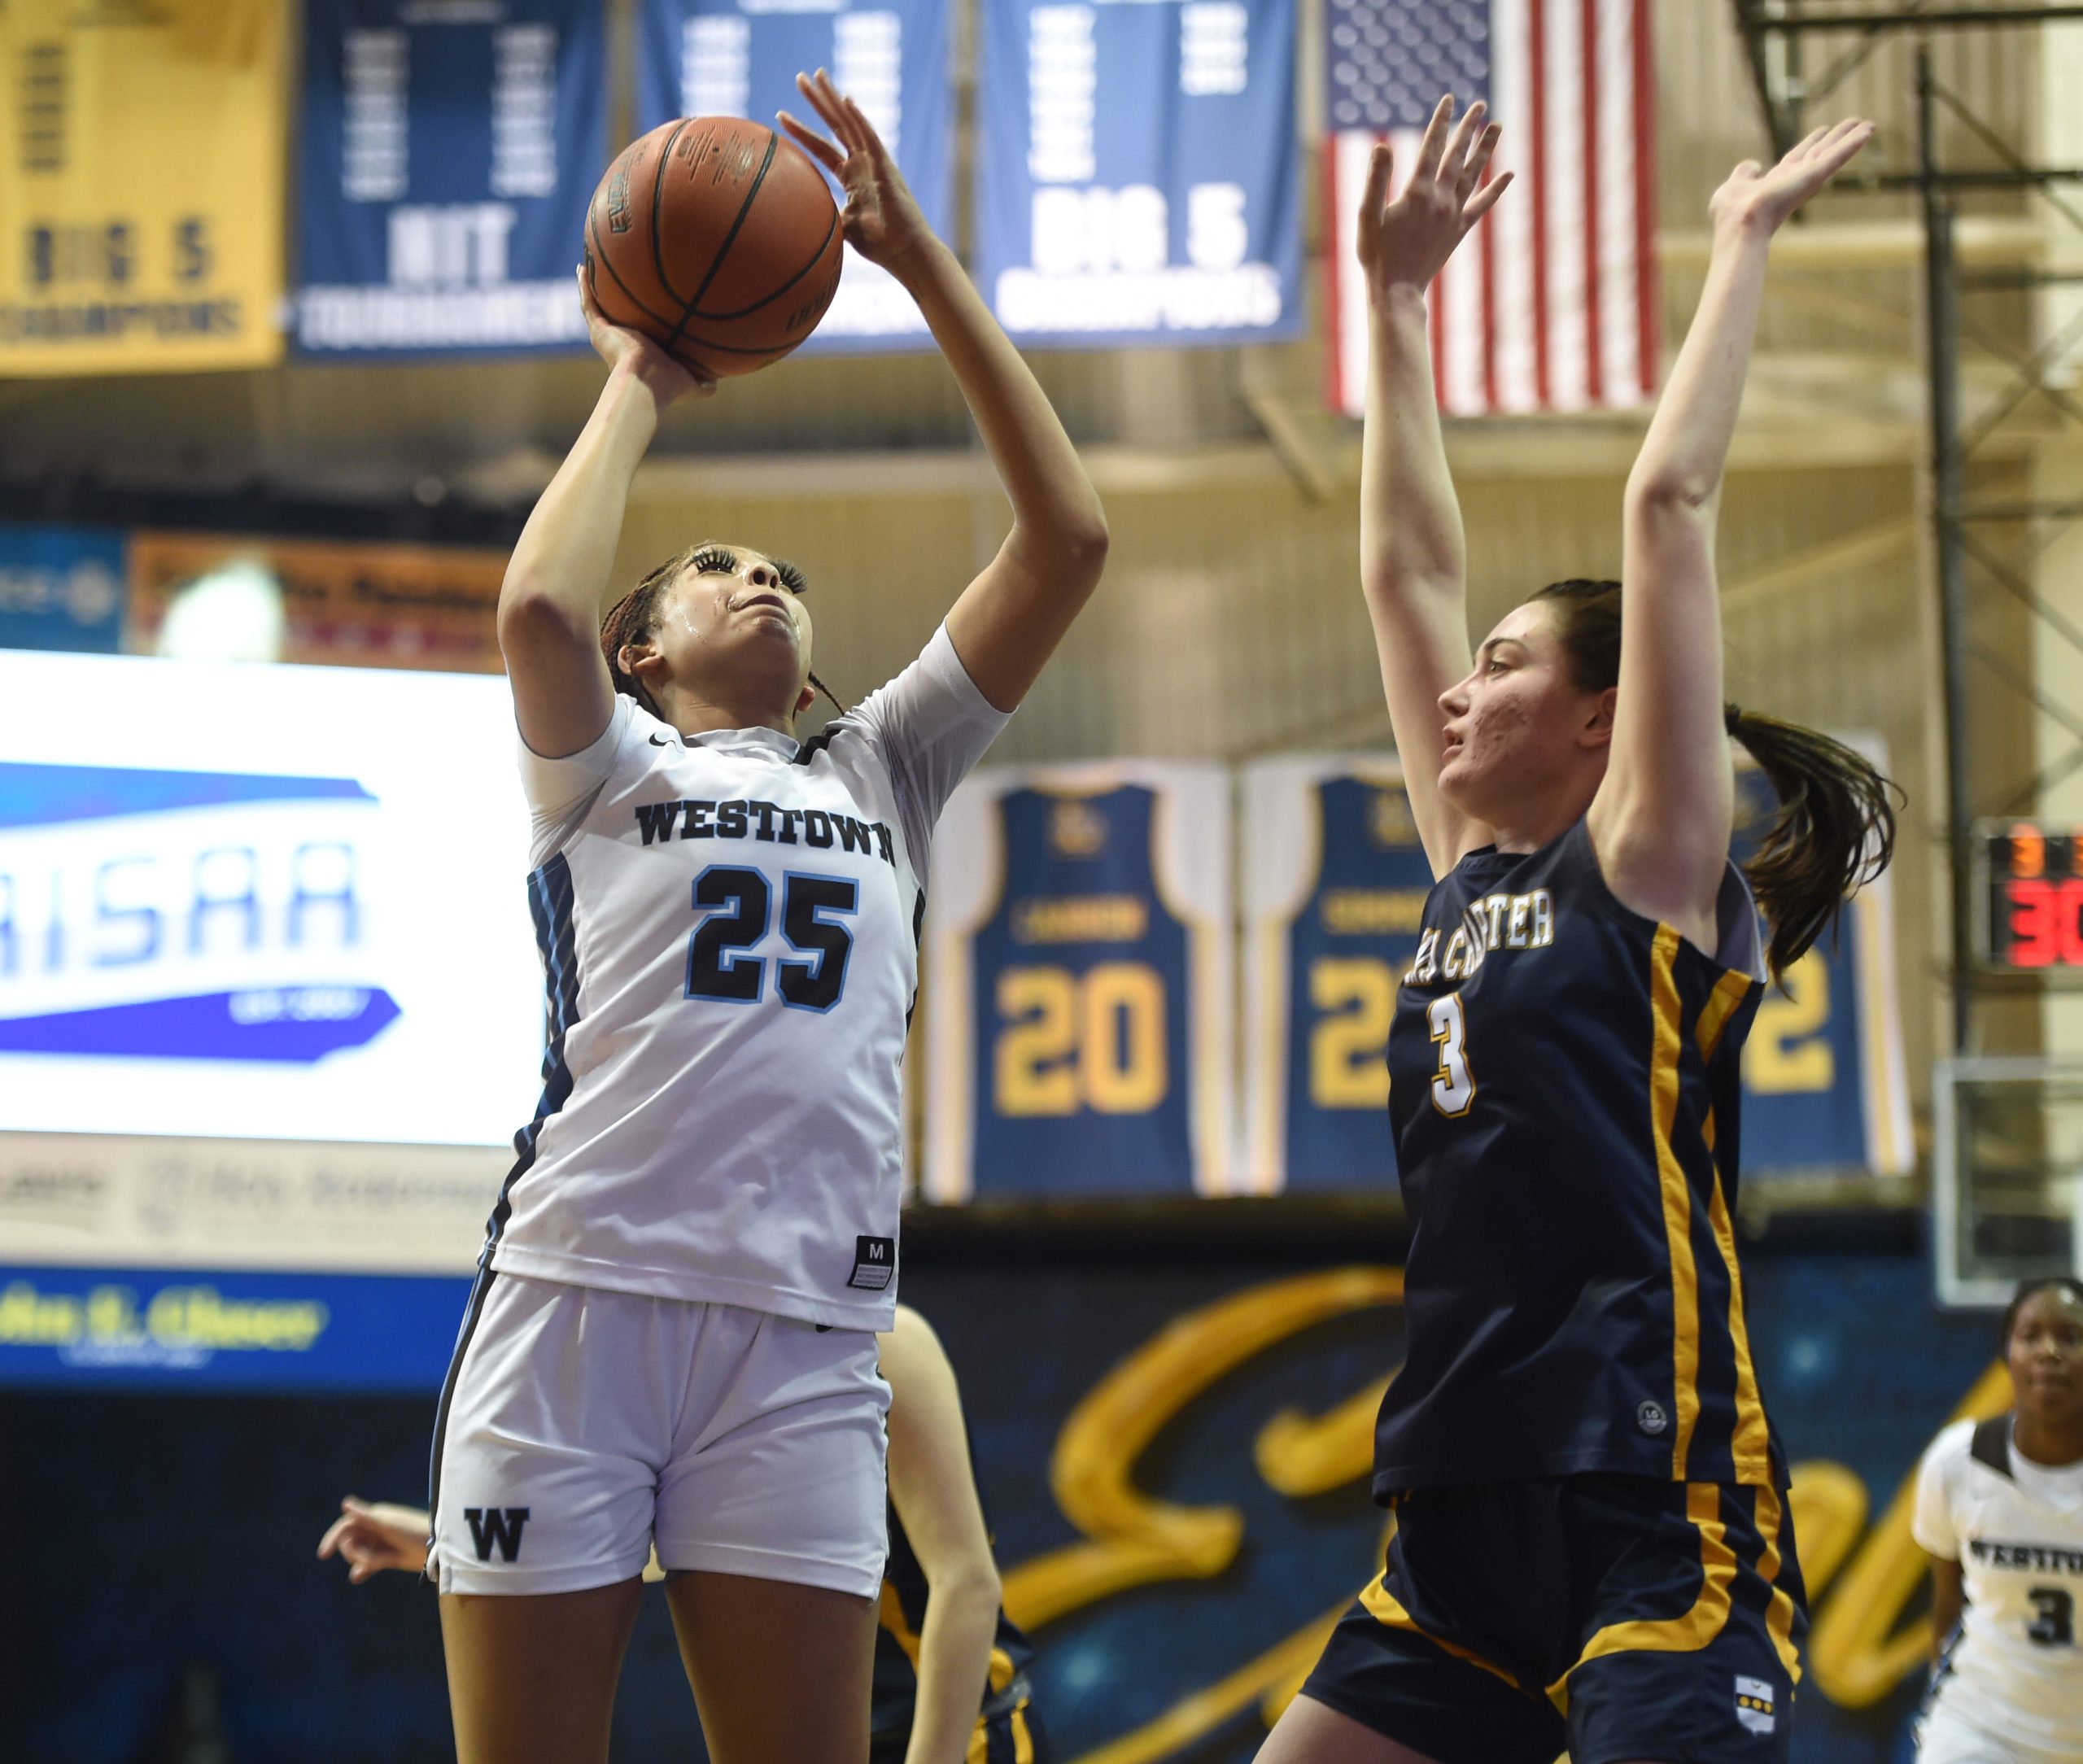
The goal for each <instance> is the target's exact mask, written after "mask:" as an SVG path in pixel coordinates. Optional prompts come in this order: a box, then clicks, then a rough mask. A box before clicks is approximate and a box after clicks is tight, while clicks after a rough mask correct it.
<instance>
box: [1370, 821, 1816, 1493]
mask: <svg viewBox="0 0 2083 1764" xmlns="http://www.w3.org/2000/svg"><path fill="white" fill-rule="evenodd" d="M1718 923H1719V927H1720V937H1721V948H1720V950H1719V951H1718V954H1717V955H1716V956H1712V957H1710V956H1709V955H1708V954H1705V952H1703V951H1702V950H1699V949H1697V948H1696V947H1694V946H1693V945H1691V944H1689V943H1688V942H1687V941H1685V940H1684V939H1683V938H1682V937H1679V934H1678V932H1676V931H1675V929H1674V928H1671V927H1670V926H1668V925H1664V924H1659V923H1656V922H1655V921H1653V920H1651V919H1644V918H1643V917H1642V916H1641V915H1640V914H1637V913H1635V912H1631V911H1630V910H1628V909H1627V907H1625V906H1622V904H1621V903H1620V902H1618V900H1616V899H1615V898H1614V896H1613V893H1612V891H1611V890H1610V889H1608V888H1607V886H1606V884H1605V878H1604V876H1603V875H1601V874H1600V870H1599V867H1598V859H1597V857H1596V854H1595V853H1594V852H1593V850H1592V842H1591V836H1590V833H1589V831H1588V830H1587V827H1586V826H1585V824H1584V823H1583V822H1582V821H1581V820H1580V821H1579V822H1578V823H1576V825H1574V827H1571V828H1570V831H1569V832H1566V833H1565V834H1563V835H1562V836H1561V837H1560V838H1558V839H1557V840H1555V841H1552V843H1551V844H1549V845H1545V846H1544V847H1542V848H1541V849H1539V851H1535V852H1531V853H1525V854H1514V853H1502V852H1499V851H1497V850H1496V849H1495V848H1494V847H1487V846H1486V847H1484V848H1483V849H1481V850H1478V851H1474V852H1471V853H1470V854H1469V855H1468V856H1467V857H1465V858H1463V859H1462V860H1461V862H1460V863H1459V864H1458V865H1456V867H1455V868H1454V870H1453V871H1452V873H1450V874H1449V875H1447V876H1446V877H1444V878H1443V879H1442V880H1440V882H1439V884H1437V885H1436V886H1435V888H1434V889H1433V890H1432V893H1431V894H1430V897H1429V898H1428V899H1427V901H1426V908H1425V929H1424V932H1423V933H1422V934H1421V937H1420V940H1419V943H1418V949H1417V955H1416V957H1415V958H1414V959H1413V962H1412V963H1411V966H1410V968H1409V971H1408V972H1407V973H1406V974H1405V975H1404V979H1403V984H1402V985H1401V986H1400V989H1399V991H1398V993H1397V999H1396V1012H1395V1021H1394V1024H1393V1025H1392V1027H1391V1031H1390V1035H1389V1070H1390V1093H1389V1116H1390V1120H1391V1125H1392V1128H1393V1129H1394V1132H1395V1142H1396V1155H1397V1159H1398V1163H1399V1165H1400V1170H1401V1173H1402V1181H1403V1190H1404V1201H1405V1203H1406V1205H1407V1207H1408V1211H1409V1214H1410V1219H1411V1223H1412V1226H1413V1237H1412V1241H1411V1247H1410V1252H1409V1256H1408V1261H1407V1264H1406V1269H1405V1277H1406V1282H1407V1284H1406V1289H1405V1299H1404V1307H1405V1320H1406V1326H1407V1330H1408V1346H1407V1357H1406V1360H1405V1363H1404V1367H1403V1369H1402V1370H1401V1371H1400V1372H1399V1373H1397V1374H1396V1376H1395V1379H1394V1380H1393V1381H1392V1382H1391V1384H1390V1386H1389V1390H1388V1394H1387V1395H1386V1397H1385V1398H1384V1399H1383V1400H1382V1411H1381V1417H1380V1420H1379V1422H1378V1425H1377V1428H1376V1432H1375V1461H1374V1462H1375V1471H1374V1489H1375V1493H1376V1495H1377V1498H1380V1499H1386V1498H1388V1497H1390V1496H1392V1495H1395V1494H1396V1493H1398V1492H1400V1491H1404V1490H1408V1489H1413V1488H1419V1487H1428V1486H1436V1485H1443V1484H1452V1483H1465V1482H1500V1481H1509V1480H1514V1479H1519V1478H1535V1477H1555V1476H1570V1475H1576V1474H1583V1473H1586V1472H1592V1471H1605V1472H1614V1473H1619V1474H1631V1475H1639V1476H1651V1477H1660V1478H1670V1479H1671V1480H1674V1481H1678V1482H1739V1483H1753V1484H1769V1485H1771V1486H1772V1487H1784V1483H1785V1480H1786V1468H1785V1461H1784V1456H1783V1455H1782V1454H1781V1452H1780V1448H1779V1446H1778V1443H1777V1442H1776V1440H1775V1439H1774V1437H1773V1434H1772V1430H1771V1425H1770V1423H1769V1422H1768V1421H1767V1420H1766V1415H1765V1408H1764V1403H1763V1400H1762V1397H1761V1396H1760V1395H1759V1392H1758V1377H1757V1372H1756V1369H1755V1367H1754V1365H1753V1363H1752V1356H1751V1352H1750V1344H1749V1336H1748V1333H1747V1330H1746V1329H1745V1322H1744V1312H1743V1286H1742V1276H1741V1273H1740V1269H1739V1268H1738V1265H1737V1260H1736V1233H1735V1228H1734V1215H1735V1209H1736V1170H1737V1167H1738V1165H1737V1153H1738V1143H1737V1140H1738V1135H1737V1125H1738V1082H1739V1068H1740V1057H1741V1051H1742V1046H1743V1041H1744V1037H1745V1034H1746V1033H1748V1031H1749V1025H1750V1020H1751V1018H1752V1016H1753V1014H1754V1013H1755V1012H1756V1011H1757V1008H1758V1000H1759V997H1760V994H1761V993H1762V982H1761V976H1762V961H1761V958H1760V955H1759V950H1758V919H1757V914H1756V910H1755V908H1754V906H1753V904H1752V902H1751V899H1750V893H1749V888H1748V886H1747V884H1745V882H1744V880H1743V878H1742V875H1741V874H1740V871H1737V870H1736V867H1735V866H1734V865H1733V864H1731V866H1730V867H1729V870H1728V872H1727V879H1726V880H1724V882H1723V888H1722V895H1721V900H1720V902H1719V906H1718Z"/></svg>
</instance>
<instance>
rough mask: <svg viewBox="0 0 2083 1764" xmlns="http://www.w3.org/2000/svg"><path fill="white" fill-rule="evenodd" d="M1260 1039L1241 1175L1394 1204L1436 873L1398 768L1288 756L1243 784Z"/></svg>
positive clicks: (1245, 873)
mask: <svg viewBox="0 0 2083 1764" xmlns="http://www.w3.org/2000/svg"><path fill="white" fill-rule="evenodd" d="M1242 800H1243V823H1242V824H1243V826H1244V827H1245V828H1246V829H1247V833H1246V837H1245V840H1244V841H1243V843H1242V883H1243V888H1244V914H1245V922H1246V926H1247V932H1246V937H1247V951H1246V967H1245V1007H1246V1008H1245V1016H1246V1021H1247V1023H1248V1024H1249V1025H1250V1034H1251V1047H1250V1053H1251V1058H1250V1060H1249V1063H1248V1076H1247V1099H1246V1110H1245V1130H1244V1135H1243V1155H1242V1160H1241V1170H1240V1173H1241V1174H1242V1175H1243V1176H1245V1177H1248V1178H1249V1180H1250V1183H1251V1185H1252V1186H1254V1187H1255V1188H1256V1189H1258V1190H1260V1191H1261V1192H1264V1193H1273V1192H1277V1191H1279V1190H1288V1191H1289V1192H1303V1191H1308V1190H1325V1189H1369V1190H1378V1189H1379V1187H1380V1185H1381V1183H1382V1176H1383V1171H1382V1130H1381V1116H1382V1109H1383V1107H1385V1106H1386V1103H1387V1101H1388V1094H1389V1072H1388V1066H1387V1063H1386V1051H1387V1046H1388V1039H1389V1023H1390V1020H1391V1016H1392V1015H1393V1014H1394V1011H1395V997H1396V981H1397V979H1398V977H1399V976H1400V975H1401V974H1402V973H1403V972H1404V969H1406V968H1407V967H1409V965H1410V958H1411V956H1412V954H1413V952H1414V951H1415V950H1416V949H1417V939H1418V934H1419V932H1420V931H1421V928H1422V922H1423V915H1424V910H1425V902H1426V896H1427V895H1428V894H1429V893H1430V891H1431V888H1432V871H1431V868H1430V865H1429V864H1428V863H1427V862H1426V858H1425V849H1424V846H1423V845H1422V844H1421V842H1420V841H1419V839H1418V835H1417V823H1416V822H1415V821H1414V820H1413V819H1412V816H1411V812H1410V804H1409V801H1408V798H1407V797H1405V795H1404V788H1403V783H1402V774H1401V772H1400V771H1399V770H1398V768H1397V766H1396V765H1395V762H1394V761H1393V760H1379V759H1370V758H1356V757H1354V756H1352V755H1350V754H1345V755H1337V756H1330V757H1324V758H1312V757H1309V756H1289V755H1282V756H1281V757H1280V758H1276V759H1269V760H1265V761H1262V762H1259V763H1258V764H1257V765H1255V766H1252V767H1251V768H1250V769H1249V770H1248V771H1247V772H1246V774H1245V775H1244V779H1243V799H1242Z"/></svg>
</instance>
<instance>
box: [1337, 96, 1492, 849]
mask: <svg viewBox="0 0 2083 1764" xmlns="http://www.w3.org/2000/svg"><path fill="white" fill-rule="evenodd" d="M1453 104H1454V101H1453V100H1452V98H1442V99H1441V100H1440V101H1439V107H1438V109H1436V110H1435V111H1433V113H1432V120H1431V122H1430V124H1428V125H1427V126H1426V130H1425V138H1424V139H1423V141H1422V142H1421V143H1420V145H1419V147H1418V150H1417V164H1416V165H1415V167H1414V168H1413V170H1412V172H1411V177H1410V181H1409V182H1408V184H1407V185H1406V186H1404V190H1402V192H1401V193H1400V194H1399V195H1398V196H1397V197H1396V199H1395V201H1394V202H1390V201H1389V200H1388V199H1387V198H1388V190H1389V172H1390V153H1389V148H1388V145H1387V143H1386V142H1383V143H1382V144H1381V145H1379V146H1376V148H1375V149H1374V156H1373V159H1372V160H1371V161H1370V162H1369V165H1368V168H1367V187H1366V191H1365V194H1364V195H1363V196H1362V198H1361V205H1360V242H1359V255H1360V270H1361V273H1363V274H1364V275H1365V277H1366V278H1367V325H1368V365H1367V416H1366V426H1365V431H1364V439H1363V442H1362V444H1361V452H1360V587H1361V589H1362V591H1363V592H1364V593H1365V596H1366V599H1367V614H1368V617H1369V619H1370V620H1371V621H1372V622H1373V627H1374V645H1375V648H1376V650H1377V652H1378V654H1379V656H1380V659H1381V665H1382V690H1383V691H1384V692H1385V693H1386V695H1387V698H1388V705H1389V721H1390V723H1391V727H1393V728H1394V729H1395V739H1396V752H1397V753H1399V754H1400V756H1401V757H1402V760H1403V769H1404V788H1405V789H1407V790H1408V792H1409V794H1410V805H1411V810H1412V812H1413V814H1414V815H1415V816H1416V818H1417V830H1418V835H1419V836H1420V837H1421V839H1422V840H1423V841H1424V842H1425V854H1426V857H1427V858H1430V860H1431V864H1432V871H1433V874H1434V875H1444V874H1445V873H1446V872H1447V871H1448V870H1451V869H1452V867H1454V865H1455V864H1456V862H1458V861H1459V859H1460V858H1461V851H1462V849H1463V848H1464V847H1465V845H1469V844H1470V843H1473V842H1474V841H1470V840H1469V838H1468V837H1467V835H1468V832H1469V823H1468V821H1467V818H1466V817H1465V816H1464V815H1461V814H1458V813H1457V812H1456V810H1453V809H1452V808H1450V807H1448V806H1447V804H1446V803H1445V802H1443V801H1441V799H1440V797H1439V787H1438V784H1437V782H1436V780H1437V779H1438V777H1439V766H1440V763H1441V760H1442V757H1443V756H1442V753H1441V743H1440V733H1439V731H1440V726H1441V723H1442V722H1443V718H1442V716H1441V714H1440V710H1439V695H1440V694H1441V693H1442V692H1445V691H1446V690H1447V689H1448V688H1449V687H1451V686H1452V685H1453V684H1454V683H1455V682H1456V681H1457V680H1460V679H1463V678H1465V676H1466V675H1467V674H1468V671H1469V667H1470V666H1472V661H1471V657H1470V654H1469V638H1468V585H1467V563H1468V560H1467V545H1466V541H1465V536H1464V535H1463V532H1462V528H1461V504H1460V501H1459V500H1458V499H1457V498H1456V496H1455V494H1454V481H1453V478H1452V476H1451V475H1450V474H1449V473H1448V469H1447V448H1446V442H1445V439H1444V438H1443V436H1442V434H1441V433H1440V430H1439V398H1438V395H1437V394H1436V393H1435V391H1434V388H1433V385H1432V340H1431V334H1430V328H1429V326H1428V325H1427V322H1426V311H1425V290H1426V288H1427V287H1428V286H1430V284H1431V282H1432V279H1433V278H1434V277H1435V276H1437V275H1438V274H1439V271H1440V269H1441V268H1442V267H1443V265H1444V264H1445V263H1446V261H1447V260H1448V257H1449V256H1451V255H1452V253H1453V250H1454V247H1456V245H1458V244H1459V243H1460V242H1461V239H1462V238H1464V237H1465V235H1466V234H1467V233H1468V231H1469V229H1470V228H1471V227H1473V226H1474V225H1475V223H1476V222H1477V221H1478V220H1480V219H1481V218H1482V217H1483V214H1484V213H1485V212H1486V211H1487V210H1488V208H1489V207H1490V206H1491V204H1492V203H1495V202H1496V200H1497V199H1498V198H1499V197H1500V195H1502V194H1504V188H1505V186H1507V185H1508V184H1509V183H1510V181H1511V177H1510V174H1509V173H1507V174H1506V175H1505V176H1504V177H1500V178H1499V179H1498V180H1497V181H1496V182H1495V183H1492V184H1489V185H1487V186H1486V185H1484V184H1483V181H1482V179H1483V167H1484V166H1485V165H1486V164H1487V163H1488V161H1489V158H1490V155H1491V151H1492V150H1493V149H1494V148H1495V147H1496V144H1497V135H1498V131H1497V129H1496V128H1495V127H1491V128H1488V129H1484V128H1483V127H1482V118H1483V106H1481V105H1480V104H1475V105H1471V106H1470V107H1469V111H1468V114H1467V115H1466V116H1464V117H1462V119H1461V124H1460V126H1459V127H1458V128H1456V129H1453V130H1452V136H1451V138H1449V135H1448V124H1449V123H1450V122H1451V120H1452V116H1453Z"/></svg>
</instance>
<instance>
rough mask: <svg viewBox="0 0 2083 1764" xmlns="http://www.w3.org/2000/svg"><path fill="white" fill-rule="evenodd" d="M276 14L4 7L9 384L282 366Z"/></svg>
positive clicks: (61, 1)
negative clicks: (31, 378)
mask: <svg viewBox="0 0 2083 1764" xmlns="http://www.w3.org/2000/svg"><path fill="white" fill-rule="evenodd" d="M282 53H283V52H282V7H281V6H280V4H279V0H153V3H152V4H151V6H148V7H128V6H126V7H116V6H94V5H85V4H82V3H81V0H12V3H11V4H8V5H5V6H0V77H4V79H5V80H6V81H7V95H8V104H7V109H6V111H5V115H6V116H7V139H6V140H5V142H0V378H6V377H7V376H10V375H22V376H28V375H36V376H46V375H61V374H80V373H160V372H169V371H178V370H182V369H197V368H250V367H258V366H262V365H265V364H266V363H268V362H270V361H273V360H275V359H276V358H277V356H279V355H280V354H281V352H282V335H281V333H280V330H278V329H277V323H276V308H277V305H278V304H279V303H280V301H281V298H282V172H281V167H282V85H283V78H284V76H283V71H282Z"/></svg>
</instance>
